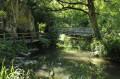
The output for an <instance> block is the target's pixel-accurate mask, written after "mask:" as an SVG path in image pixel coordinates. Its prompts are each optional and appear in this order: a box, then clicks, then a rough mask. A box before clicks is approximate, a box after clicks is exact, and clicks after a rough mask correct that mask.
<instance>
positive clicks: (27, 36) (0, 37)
mask: <svg viewBox="0 0 120 79" xmlns="http://www.w3.org/2000/svg"><path fill="white" fill-rule="evenodd" d="M16 34H17V35H16ZM16 34H15V33H2V34H0V41H1V42H2V41H7V40H13V41H19V40H24V41H26V42H29V41H31V42H32V41H39V40H40V39H41V38H44V37H45V36H46V35H45V34H41V33H40V32H31V33H16Z"/></svg>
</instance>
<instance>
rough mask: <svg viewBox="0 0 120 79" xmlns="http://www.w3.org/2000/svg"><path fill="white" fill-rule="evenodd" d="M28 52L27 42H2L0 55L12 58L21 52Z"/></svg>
mask: <svg viewBox="0 0 120 79" xmlns="http://www.w3.org/2000/svg"><path fill="white" fill-rule="evenodd" d="M21 52H23V53H28V48H27V45H26V44H22V43H16V44H13V43H12V42H8V43H1V44H0V57H1V58H7V59H12V58H14V57H15V56H17V55H18V54H19V53H21Z"/></svg>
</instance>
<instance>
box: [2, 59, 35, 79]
mask: <svg viewBox="0 0 120 79" xmlns="http://www.w3.org/2000/svg"><path fill="white" fill-rule="evenodd" d="M4 61H5V59H4V60H3V62H2V68H1V72H0V74H1V75H0V79H36V78H35V77H34V73H33V71H32V70H28V71H25V70H23V69H20V68H14V67H13V61H12V66H11V68H10V69H9V68H6V66H4Z"/></svg>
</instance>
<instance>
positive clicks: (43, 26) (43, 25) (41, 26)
mask: <svg viewBox="0 0 120 79" xmlns="http://www.w3.org/2000/svg"><path fill="white" fill-rule="evenodd" d="M45 27H46V24H44V23H40V24H39V30H40V31H44V29H45Z"/></svg>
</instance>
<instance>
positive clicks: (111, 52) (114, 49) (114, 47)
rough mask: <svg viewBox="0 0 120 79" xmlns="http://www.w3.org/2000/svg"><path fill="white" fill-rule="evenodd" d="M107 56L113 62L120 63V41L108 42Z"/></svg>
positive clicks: (115, 39)
mask: <svg viewBox="0 0 120 79" xmlns="http://www.w3.org/2000/svg"><path fill="white" fill-rule="evenodd" d="M106 47H107V52H108V54H107V56H108V57H110V58H112V59H113V60H116V61H120V39H118V38H114V39H111V40H108V41H106Z"/></svg>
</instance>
